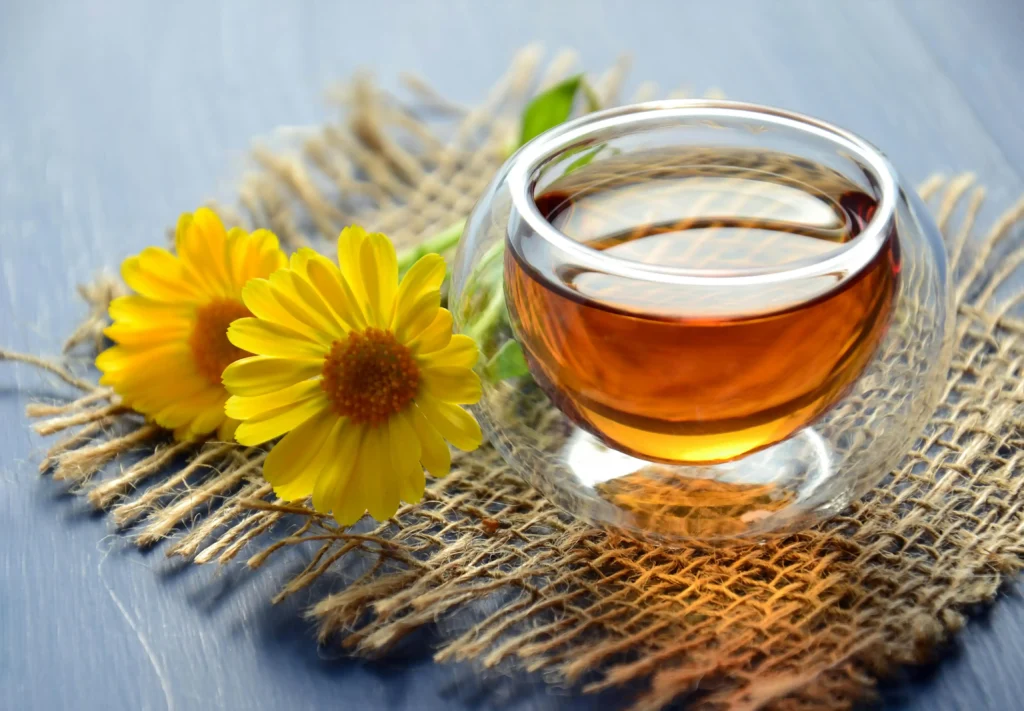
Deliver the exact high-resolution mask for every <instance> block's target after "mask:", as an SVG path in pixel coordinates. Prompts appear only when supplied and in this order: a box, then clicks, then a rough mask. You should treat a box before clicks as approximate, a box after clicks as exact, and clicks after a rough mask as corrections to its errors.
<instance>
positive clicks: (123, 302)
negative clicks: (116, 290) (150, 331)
mask: <svg viewBox="0 0 1024 711" xmlns="http://www.w3.org/2000/svg"><path fill="white" fill-rule="evenodd" d="M109 312H110V318H111V319H112V320H113V321H115V322H117V323H121V324H124V325H126V326H135V327H149V326H151V325H153V324H155V323H160V324H168V325H171V324H173V325H175V326H177V325H178V324H181V323H184V324H186V325H190V324H191V323H192V321H193V319H194V318H195V307H193V306H189V305H188V304H180V303H177V304H170V303H167V302H166V301H155V300H153V299H147V298H146V297H145V296H138V295H137V294H131V295H129V296H119V297H117V298H116V299H114V300H113V301H111V302H110V307H109Z"/></svg>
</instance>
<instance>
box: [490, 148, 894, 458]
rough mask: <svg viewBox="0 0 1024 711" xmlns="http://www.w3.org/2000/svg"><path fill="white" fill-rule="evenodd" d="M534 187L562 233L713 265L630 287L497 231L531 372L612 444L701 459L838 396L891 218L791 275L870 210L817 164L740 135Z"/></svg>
mask: <svg viewBox="0 0 1024 711" xmlns="http://www.w3.org/2000/svg"><path fill="white" fill-rule="evenodd" d="M534 200H535V203H536V205H537V207H538V209H539V211H540V212H541V214H542V215H543V216H544V217H545V219H547V221H548V222H549V223H550V224H551V225H552V226H554V227H555V228H556V229H557V230H559V231H560V232H561V233H562V234H564V235H566V236H568V237H569V238H571V239H572V240H575V241H576V242H578V243H580V244H581V245H584V246H586V247H588V248H589V249H590V250H595V251H597V252H601V253H603V254H605V255H608V256H612V257H615V258H617V260H619V262H618V263H620V264H622V265H623V267H624V268H625V269H627V270H628V269H629V268H639V269H644V268H646V267H652V266H653V267H657V268H658V269H661V270H662V271H663V272H664V271H665V268H666V267H667V268H678V269H680V270H688V273H698V274H704V275H707V278H708V279H717V280H719V282H718V283H717V284H716V286H715V288H714V289H711V288H702V286H701V279H697V280H695V283H694V285H693V287H692V288H687V289H682V290H681V289H680V288H678V287H676V286H674V285H673V286H671V287H670V286H668V285H666V284H663V283H660V282H659V281H658V280H657V279H655V280H652V282H651V283H645V284H643V285H642V286H637V283H638V282H636V281H630V280H624V279H622V278H620V277H619V275H616V274H613V273H608V272H606V271H603V270H601V269H595V268H582V267H578V266H573V265H572V264H570V263H567V262H565V261H564V260H561V259H560V258H559V257H558V256H557V254H558V252H557V251H556V250H555V249H553V248H551V247H550V245H547V244H546V243H545V242H543V240H539V239H537V240H532V241H530V242H529V243H526V242H519V243H517V241H516V240H515V239H510V241H509V249H508V250H506V257H505V273H506V279H505V283H506V296H507V301H508V305H509V311H510V314H511V316H512V323H513V328H514V330H515V332H516V335H517V337H518V339H519V341H520V343H521V345H522V346H523V349H524V351H525V353H526V355H527V361H528V362H529V364H530V368H531V372H532V374H533V375H534V377H535V379H536V380H537V382H538V383H539V384H540V385H541V386H542V387H543V388H544V389H545V390H546V391H547V392H548V394H549V396H550V397H551V398H552V400H553V401H554V402H556V403H557V404H558V405H559V407H560V408H561V409H562V410H563V411H564V412H565V413H566V414H567V415H568V416H569V417H571V418H572V419H573V420H575V421H576V422H577V424H579V425H580V426H581V427H583V428H584V429H586V430H588V431H589V432H591V433H593V434H594V435H596V436H597V437H599V438H600V439H602V440H604V441H605V442H606V443H608V444H609V445H611V446H613V447H616V448H617V449H620V450H622V451H625V452H628V453H631V454H634V455H636V456H639V457H643V458H645V459H651V460H657V461H664V462H672V463H711V462H721V461H726V460H730V459H735V458H737V457H740V456H743V455H745V454H748V453H750V452H753V451H756V450H758V449H761V448H764V447H767V446H770V445H772V444H775V443H777V442H780V441H782V440H784V439H786V438H787V437H789V436H791V435H793V434H794V433H796V432H797V431H799V430H800V429H801V428H803V427H804V426H806V425H807V424H809V423H811V422H812V421H814V420H815V419H816V418H817V417H819V416H821V415H822V414H823V413H825V412H826V411H827V410H828V409H829V408H830V407H831V406H832V405H833V404H834V403H836V402H837V401H838V400H839V399H841V397H842V396H843V394H844V392H845V391H846V390H847V388H848V387H849V386H850V385H852V384H853V383H854V382H855V381H856V380H857V378H858V377H859V376H860V374H861V373H862V371H863V370H864V368H865V367H866V365H867V364H868V362H869V361H870V360H871V358H872V356H873V354H874V352H875V350H876V347H877V346H878V344H879V341H880V340H881V338H882V336H883V335H884V333H885V330H886V327H887V324H888V321H889V318H890V312H891V310H892V305H893V299H894V294H895V291H896V286H897V281H898V278H899V271H900V257H899V248H898V237H897V235H896V234H895V232H892V233H890V234H888V235H887V236H886V238H885V242H884V245H883V246H882V247H881V249H879V250H878V252H877V254H876V255H875V256H874V258H873V259H872V260H871V261H870V262H869V263H868V264H867V265H866V266H864V267H863V268H861V269H860V270H859V271H858V272H856V273H850V274H843V273H836V274H827V275H824V276H821V275H818V277H817V278H815V279H800V278H798V277H799V274H800V273H801V272H800V270H799V267H800V266H801V265H805V264H813V263H815V262H820V261H821V260H823V259H827V258H828V257H829V256H830V255H833V254H837V253H838V252H839V251H840V250H842V249H843V248H844V246H846V245H848V243H850V242H851V241H852V240H854V239H856V237H857V236H858V234H860V233H861V231H862V230H863V229H864V228H865V226H866V225H867V224H868V222H869V221H870V220H871V217H872V215H873V214H874V211H875V209H876V207H877V203H876V200H875V199H874V198H873V197H871V196H870V195H869V194H868V193H867V192H865V191H864V190H863V189H861V188H860V187H858V186H857V185H856V184H855V183H853V182H851V181H850V180H849V179H847V178H846V177H844V176H843V175H841V174H840V173H838V172H836V171H834V170H832V169H830V168H828V167H827V166H824V165H818V164H815V163H812V162H810V161H807V160H805V159H797V158H795V157H792V156H789V155H786V154H781V153H770V152H765V151H755V150H752V149H751V150H748V149H735V148H731V149H714V150H712V149H701V150H686V151H683V150H679V151H670V152H666V151H660V152H658V153H657V154H655V153H651V154H636V153H633V154H631V155H629V156H628V157H625V156H623V157H612V158H608V159H604V160H595V161H594V162H592V163H590V164H582V165H581V166H577V169H576V170H573V171H571V172H570V173H569V174H567V175H564V176H562V177H560V178H558V179H556V180H554V181H553V182H550V183H549V184H547V185H545V186H544V187H542V188H540V189H539V190H538V192H537V193H536V194H535V195H534ZM668 271H671V269H669V270H668ZM773 272H786V273H787V274H789V273H792V274H794V275H797V276H796V277H795V278H794V279H776V280H773V279H770V278H769V279H767V280H765V282H764V284H763V285H760V284H758V283H754V284H753V286H751V284H749V283H742V284H741V283H740V282H742V280H740V281H738V282H737V284H738V285H737V288H736V289H734V290H732V289H729V288H722V284H726V285H728V284H729V282H728V281H727V280H728V279H729V277H730V275H732V274H740V273H745V274H753V273H764V274H771V273H773ZM748 281H750V280H748ZM753 281H754V282H757V280H756V279H755V280H753Z"/></svg>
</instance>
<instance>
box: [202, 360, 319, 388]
mask: <svg viewBox="0 0 1024 711" xmlns="http://www.w3.org/2000/svg"><path fill="white" fill-rule="evenodd" d="M322 369H323V360H322V359H321V360H294V359H291V358H272V357H270V356H253V357H251V358H242V359H241V360H236V361H235V362H234V363H232V364H231V365H229V366H228V367H227V368H226V369H225V370H224V375H223V376H222V380H223V381H224V387H225V388H227V391H228V392H229V393H231V394H232V395H244V396H246V397H252V396H254V395H266V394H267V393H272V392H274V391H275V390H282V389H283V388H287V387H288V386H289V385H294V384H295V383H297V382H299V381H302V380H308V379H309V378H312V377H315V376H317V375H319V374H320V371H321V370H322Z"/></svg>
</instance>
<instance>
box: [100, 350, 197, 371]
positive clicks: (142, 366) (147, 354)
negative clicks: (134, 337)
mask: <svg viewBox="0 0 1024 711" xmlns="http://www.w3.org/2000/svg"><path fill="white" fill-rule="evenodd" d="M191 358H192V351H191V350H190V349H189V347H188V344H187V343H180V342H172V343H168V344H167V345H162V346H158V347H155V348H149V347H137V346H113V347H111V348H108V349H107V350H105V351H103V352H102V353H100V354H99V355H98V356H96V367H97V368H98V369H99V370H101V371H103V373H104V375H105V376H116V375H119V374H122V373H125V372H130V371H134V372H136V373H139V374H142V375H143V376H144V377H145V378H146V379H147V380H148V379H150V378H152V379H154V380H158V379H160V377H161V376H160V375H159V371H155V370H154V368H155V367H156V366H157V365H159V364H160V363H161V362H166V361H175V360H180V359H185V360H188V361H191Z"/></svg>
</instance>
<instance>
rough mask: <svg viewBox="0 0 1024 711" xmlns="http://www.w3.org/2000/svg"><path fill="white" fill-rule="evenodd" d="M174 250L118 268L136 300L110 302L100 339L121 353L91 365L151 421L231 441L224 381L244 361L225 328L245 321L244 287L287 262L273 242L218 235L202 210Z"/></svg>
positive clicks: (235, 232) (144, 255)
mask: <svg viewBox="0 0 1024 711" xmlns="http://www.w3.org/2000/svg"><path fill="white" fill-rule="evenodd" d="M174 242H175V252H176V254H172V253H171V252H169V251H167V250H166V249H161V248H159V247H148V248H147V249H144V250H143V251H142V252H141V253H140V254H138V255H136V256H134V257H129V258H128V259H126V260H124V262H123V263H122V264H121V276H122V277H123V278H124V280H125V282H126V283H127V284H128V286H129V287H131V288H132V290H133V291H135V292H136V293H134V294H132V295H130V296H122V297H120V298H117V299H114V300H113V301H111V302H110V318H111V319H112V320H113V324H112V325H111V326H110V327H108V328H107V329H106V330H105V331H104V333H105V334H106V335H107V336H108V337H109V338H110V339H111V340H112V341H114V342H115V343H116V344H117V345H115V346H113V347H112V348H108V349H107V350H105V351H104V352H103V353H101V354H100V355H99V357H98V358H96V367H97V368H99V369H100V370H101V371H103V377H102V378H100V383H101V384H103V385H109V386H111V387H113V388H114V390H115V392H117V393H118V395H120V396H121V398H122V400H123V402H124V403H125V404H126V405H128V406H129V407H131V408H132V409H134V410H136V411H137V412H140V413H142V414H144V415H147V416H148V417H149V418H150V419H151V420H153V421H154V422H156V423H157V424H159V425H161V426H162V427H167V428H168V429H172V430H174V434H175V436H176V437H177V438H178V439H192V438H195V437H197V436H199V435H204V434H209V433H210V432H213V431H214V430H217V434H218V436H219V437H220V438H221V439H225V440H229V439H230V438H231V437H232V435H233V434H234V429H235V427H237V426H238V421H237V420H234V419H231V418H229V417H227V416H226V415H225V414H224V403H225V402H226V401H227V399H228V393H227V392H226V391H225V390H224V385H223V383H222V382H221V374H222V373H223V372H224V368H225V367H227V366H228V365H229V364H230V363H232V362H234V361H236V360H238V359H239V358H244V357H245V356H248V355H250V354H249V353H246V352H245V351H244V350H242V349H240V348H237V347H236V346H233V345H231V343H230V342H229V341H228V338H227V331H228V325H229V324H230V323H231V322H232V321H234V320H235V319H237V318H241V317H243V316H250V315H251V314H250V312H249V309H247V308H246V307H245V306H244V305H243V304H242V298H241V297H242V287H243V286H245V283H246V282H248V281H249V280H250V279H253V278H256V277H266V276H269V275H270V274H271V273H272V272H274V271H276V270H278V269H280V268H281V267H283V266H285V265H286V264H287V259H286V257H285V255H284V253H283V252H282V251H281V249H280V247H279V246H278V242H277V237H276V236H274V234H273V233H271V232H268V231H266V230H257V231H255V232H253V233H252V234H248V233H246V232H245V231H244V230H242V229H239V228H234V229H232V230H230V231H226V230H225V229H224V225H223V224H222V223H221V221H220V218H219V217H217V215H216V213H214V212H213V211H212V210H209V209H206V208H202V209H199V210H196V212H195V214H184V215H182V216H181V218H180V219H179V220H178V228H177V231H176V233H175V238H174Z"/></svg>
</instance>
